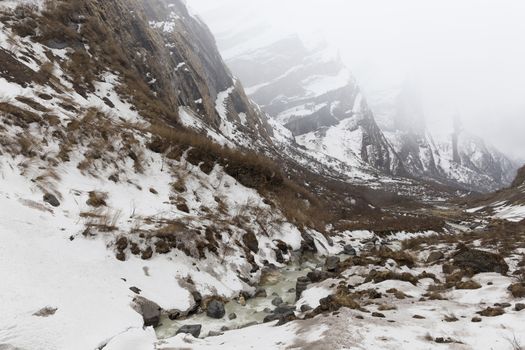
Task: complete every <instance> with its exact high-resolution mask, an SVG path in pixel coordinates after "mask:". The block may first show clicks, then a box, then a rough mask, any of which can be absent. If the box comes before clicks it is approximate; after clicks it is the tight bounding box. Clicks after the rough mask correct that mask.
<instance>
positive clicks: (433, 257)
mask: <svg viewBox="0 0 525 350" xmlns="http://www.w3.org/2000/svg"><path fill="white" fill-rule="evenodd" d="M444 257H445V254H443V252H440V251H437V250H435V251H433V252H431V253H430V254H429V256H428V258H427V264H431V263H433V262H436V261H438V260H441V259H443V258H444Z"/></svg>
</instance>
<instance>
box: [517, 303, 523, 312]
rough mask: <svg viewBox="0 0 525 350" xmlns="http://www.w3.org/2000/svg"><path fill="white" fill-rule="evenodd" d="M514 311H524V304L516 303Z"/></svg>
mask: <svg viewBox="0 0 525 350" xmlns="http://www.w3.org/2000/svg"><path fill="white" fill-rule="evenodd" d="M514 310H516V311H521V310H525V304H522V303H517V304H516V305H514Z"/></svg>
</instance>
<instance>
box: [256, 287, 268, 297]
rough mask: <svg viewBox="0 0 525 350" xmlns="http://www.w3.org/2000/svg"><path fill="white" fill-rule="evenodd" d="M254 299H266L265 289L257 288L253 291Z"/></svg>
mask: <svg viewBox="0 0 525 350" xmlns="http://www.w3.org/2000/svg"><path fill="white" fill-rule="evenodd" d="M253 297H254V298H266V297H267V294H266V289H264V288H262V287H257V289H256V290H255V294H254V295H253Z"/></svg>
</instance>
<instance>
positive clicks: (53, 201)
mask: <svg viewBox="0 0 525 350" xmlns="http://www.w3.org/2000/svg"><path fill="white" fill-rule="evenodd" d="M44 202H46V203H49V204H50V205H52V206H53V207H59V206H60V202H59V201H58V199H57V197H56V196H55V195H53V194H51V193H46V194H44Z"/></svg>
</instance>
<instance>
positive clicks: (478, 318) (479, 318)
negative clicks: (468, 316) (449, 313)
mask: <svg viewBox="0 0 525 350" xmlns="http://www.w3.org/2000/svg"><path fill="white" fill-rule="evenodd" d="M481 320H482V319H481V317H478V316H474V317H472V320H471V321H472V322H481Z"/></svg>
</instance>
